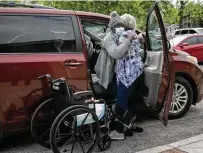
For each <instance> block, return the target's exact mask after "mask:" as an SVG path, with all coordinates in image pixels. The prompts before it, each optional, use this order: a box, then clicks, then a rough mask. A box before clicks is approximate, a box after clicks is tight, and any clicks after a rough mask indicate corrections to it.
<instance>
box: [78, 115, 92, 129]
mask: <svg viewBox="0 0 203 153" xmlns="http://www.w3.org/2000/svg"><path fill="white" fill-rule="evenodd" d="M89 114H90V113H87V115H86V116H85V119H84V120H83V121H82V124H81V125H80V127H82V126H83V124H84V123H85V121H86V119H87V117H88V115H89Z"/></svg>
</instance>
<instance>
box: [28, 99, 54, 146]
mask: <svg viewBox="0 0 203 153" xmlns="http://www.w3.org/2000/svg"><path fill="white" fill-rule="evenodd" d="M46 107H47V108H46ZM43 108H45V109H47V112H49V110H48V109H51V110H50V112H51V111H52V110H53V99H52V98H50V99H48V100H46V101H44V102H43V103H42V104H40V105H39V106H38V107H37V109H36V110H35V112H34V113H33V116H32V119H31V133H32V137H33V139H34V140H35V141H36V142H37V143H38V144H40V145H41V146H43V147H45V148H48V149H50V148H51V147H50V143H49V132H50V128H51V125H52V123H53V122H54V118H55V115H53V117H52V116H48V118H49V119H47V120H46V118H45V121H47V123H46V122H45V124H44V127H45V132H46V135H44V136H46V137H45V138H44V139H43V137H42V139H39V138H40V137H41V136H42V133H43V127H42V129H41V127H40V128H39V127H38V126H37V121H38V119H39V117H38V113H40V111H43V110H42V109H43ZM44 112H45V111H44ZM48 114H49V115H51V114H52V113H48ZM39 121H40V119H39ZM43 121H44V120H43ZM46 127H47V128H48V129H46Z"/></svg>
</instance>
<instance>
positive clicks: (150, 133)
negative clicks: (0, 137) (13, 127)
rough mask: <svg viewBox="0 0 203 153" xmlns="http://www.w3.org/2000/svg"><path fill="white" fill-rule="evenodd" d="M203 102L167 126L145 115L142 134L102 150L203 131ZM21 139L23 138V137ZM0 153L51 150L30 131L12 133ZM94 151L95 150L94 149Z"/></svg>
mask: <svg viewBox="0 0 203 153" xmlns="http://www.w3.org/2000/svg"><path fill="white" fill-rule="evenodd" d="M202 118H203V102H201V103H199V104H197V106H192V107H191V109H190V111H189V112H188V113H187V114H186V116H184V117H183V118H181V119H177V120H170V121H169V124H168V126H167V127H164V126H163V125H162V123H161V122H160V121H158V120H157V119H155V118H153V117H151V116H149V115H147V116H144V117H143V120H142V121H140V122H139V126H141V127H143V128H144V132H143V133H139V134H138V133H135V134H134V135H133V136H132V137H127V139H125V140H121V141H114V142H112V145H111V147H110V149H109V150H107V151H105V152H104V153H114V152H115V153H134V152H137V151H141V150H144V149H147V148H152V147H156V146H160V145H165V144H169V143H173V142H175V141H178V140H181V139H185V138H189V137H191V136H194V135H198V134H201V133H203V120H202ZM23 139H24V140H23ZM1 152H2V153H39V152H41V153H51V151H50V150H47V149H45V148H43V147H41V146H39V145H37V144H36V143H34V142H33V140H32V139H31V136H30V134H24V135H21V136H14V137H12V138H10V139H7V140H4V141H2V143H1ZM94 152H99V149H98V148H96V149H95V151H94Z"/></svg>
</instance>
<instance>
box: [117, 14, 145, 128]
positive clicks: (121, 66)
mask: <svg viewBox="0 0 203 153" xmlns="http://www.w3.org/2000/svg"><path fill="white" fill-rule="evenodd" d="M121 18H122V20H123V21H124V23H125V30H126V31H125V32H123V33H122V34H121V36H120V37H119V44H120V45H122V43H123V42H125V40H126V39H127V38H128V37H127V36H128V34H129V33H132V34H135V30H136V20H135V18H134V17H133V16H132V15H130V14H124V15H122V16H121ZM137 37H138V36H137ZM143 69H144V66H143V62H142V59H141V56H140V43H139V39H138V38H137V39H135V40H133V41H132V45H131V46H130V47H129V49H128V51H127V52H126V53H125V54H124V56H123V57H122V58H120V59H117V60H116V75H117V83H118V92H117V104H118V105H116V106H117V107H115V109H114V111H115V113H117V115H118V116H119V117H120V118H121V119H123V121H124V123H125V124H126V125H128V126H129V125H130V123H132V120H133V117H135V113H133V112H135V111H133V109H132V108H130V107H129V99H130V97H131V95H132V92H133V91H134V87H135V86H136V88H137V87H138V85H139V82H140V76H141V75H142V73H143ZM133 94H135V93H133ZM134 101H135V99H134V100H133V102H134ZM118 112H119V113H118Z"/></svg>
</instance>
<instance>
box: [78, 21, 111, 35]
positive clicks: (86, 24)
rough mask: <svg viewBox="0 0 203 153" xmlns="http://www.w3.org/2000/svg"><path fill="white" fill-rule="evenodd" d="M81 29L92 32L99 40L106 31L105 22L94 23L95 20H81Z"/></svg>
mask: <svg viewBox="0 0 203 153" xmlns="http://www.w3.org/2000/svg"><path fill="white" fill-rule="evenodd" d="M81 23H82V25H83V28H85V29H87V30H89V31H91V32H93V33H94V34H95V35H97V36H99V37H100V38H104V36H105V34H106V30H107V27H108V26H107V25H108V23H107V22H104V21H103V22H102V21H96V20H85V19H84V20H82V21H81Z"/></svg>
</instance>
